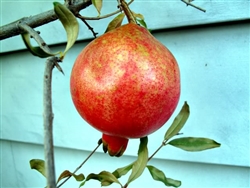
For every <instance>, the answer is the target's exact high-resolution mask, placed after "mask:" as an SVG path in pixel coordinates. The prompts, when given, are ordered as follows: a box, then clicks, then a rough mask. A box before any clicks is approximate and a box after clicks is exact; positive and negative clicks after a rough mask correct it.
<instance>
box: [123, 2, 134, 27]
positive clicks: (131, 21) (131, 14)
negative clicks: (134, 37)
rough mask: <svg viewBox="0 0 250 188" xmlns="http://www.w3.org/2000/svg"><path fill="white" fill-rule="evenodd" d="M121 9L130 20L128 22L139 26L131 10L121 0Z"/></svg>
mask: <svg viewBox="0 0 250 188" xmlns="http://www.w3.org/2000/svg"><path fill="white" fill-rule="evenodd" d="M120 7H121V8H122V10H123V11H124V13H125V15H126V17H127V19H128V22H129V23H135V24H137V22H136V19H135V17H134V15H133V13H132V11H131V10H130V8H129V6H128V4H127V2H126V1H125V0H120Z"/></svg>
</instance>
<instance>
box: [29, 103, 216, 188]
mask: <svg viewBox="0 0 250 188" xmlns="http://www.w3.org/2000/svg"><path fill="white" fill-rule="evenodd" d="M189 115H190V110H189V105H188V104H187V102H185V103H184V105H183V107H182V109H181V110H180V112H179V114H178V115H177V116H176V117H175V119H174V121H173V123H172V124H171V126H170V127H169V128H168V130H167V131H166V133H165V135H164V140H163V142H162V144H161V146H160V147H159V149H161V148H162V147H163V146H166V145H171V146H174V147H177V148H179V149H182V150H185V151H191V152H196V151H203V150H207V149H212V148H216V147H219V146H220V144H219V143H217V142H216V141H214V140H212V139H209V138H201V137H181V138H175V139H172V138H173V137H175V136H176V135H179V132H180V130H181V129H182V128H183V127H184V125H185V123H186V121H187V120H188V117H189ZM147 143H148V137H143V138H141V139H140V145H139V149H138V157H137V159H136V160H135V161H134V162H133V163H131V164H129V165H127V166H124V167H121V168H118V169H116V170H115V171H113V172H112V173H111V172H108V171H105V170H104V171H101V172H100V173H98V174H95V173H91V174H89V175H88V176H87V177H86V178H85V176H84V175H83V174H78V175H77V174H75V173H71V172H70V171H68V170H65V171H64V172H62V173H61V175H60V176H59V178H58V180H57V183H59V182H60V181H61V180H62V179H64V178H68V177H71V176H73V177H74V178H75V179H76V180H77V181H80V182H81V183H80V186H79V187H82V186H84V185H85V184H86V182H87V181H89V180H97V181H99V182H100V183H101V186H109V185H111V184H112V183H117V184H119V185H120V186H121V187H122V188H126V187H128V185H129V184H130V183H131V182H133V181H134V180H136V179H137V178H139V177H140V176H141V175H142V173H143V172H144V170H145V168H147V169H148V171H149V173H150V174H151V176H152V178H153V179H154V180H156V181H160V182H162V183H164V185H166V186H172V187H179V186H181V181H179V180H175V179H172V178H169V177H166V176H165V174H164V172H162V171H161V170H160V169H158V168H156V167H154V166H152V165H148V162H149V161H150V160H151V159H152V158H153V156H154V155H155V154H156V153H157V152H158V151H159V149H158V150H156V152H155V153H154V154H153V155H152V156H150V157H149V156H148V148H147ZM30 166H31V168H32V169H36V170H37V171H39V172H40V173H41V174H43V175H44V176H45V173H44V172H45V170H44V168H45V167H44V161H43V160H40V159H33V160H31V161H30ZM129 171H131V173H130V175H129V177H128V180H127V182H126V183H125V185H123V184H122V183H121V182H120V181H119V178H120V177H122V176H125V175H127V173H128V172H129Z"/></svg>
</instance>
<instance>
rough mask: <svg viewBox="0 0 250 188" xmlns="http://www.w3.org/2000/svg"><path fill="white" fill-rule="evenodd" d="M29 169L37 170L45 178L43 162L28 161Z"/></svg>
mask: <svg viewBox="0 0 250 188" xmlns="http://www.w3.org/2000/svg"><path fill="white" fill-rule="evenodd" d="M30 168H31V169H35V170H37V171H38V172H40V173H41V174H42V175H43V176H44V177H46V173H45V162H44V160H41V159H32V160H30Z"/></svg>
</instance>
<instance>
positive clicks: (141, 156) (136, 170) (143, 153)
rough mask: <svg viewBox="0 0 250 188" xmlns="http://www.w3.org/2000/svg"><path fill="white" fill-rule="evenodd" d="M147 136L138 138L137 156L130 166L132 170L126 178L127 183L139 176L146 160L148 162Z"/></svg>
mask: <svg viewBox="0 0 250 188" xmlns="http://www.w3.org/2000/svg"><path fill="white" fill-rule="evenodd" d="M147 143H148V138H147V137H143V138H141V139H140V146H139V150H138V158H137V160H136V161H135V162H134V164H133V167H132V172H131V174H130V176H129V178H128V181H127V183H126V184H127V185H128V184H129V183H131V182H132V181H134V180H135V179H137V178H138V177H140V175H141V174H142V173H143V171H144V169H145V167H146V165H147V162H148V148H147Z"/></svg>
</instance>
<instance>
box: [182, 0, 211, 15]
mask: <svg viewBox="0 0 250 188" xmlns="http://www.w3.org/2000/svg"><path fill="white" fill-rule="evenodd" d="M181 1H182V2H183V3H186V5H187V6H188V5H190V6H192V7H194V8H196V9H198V10H200V11H202V12H206V10H205V9H203V8H201V7H198V6H196V5H194V4H192V3H190V2H191V1H188V0H181Z"/></svg>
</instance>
